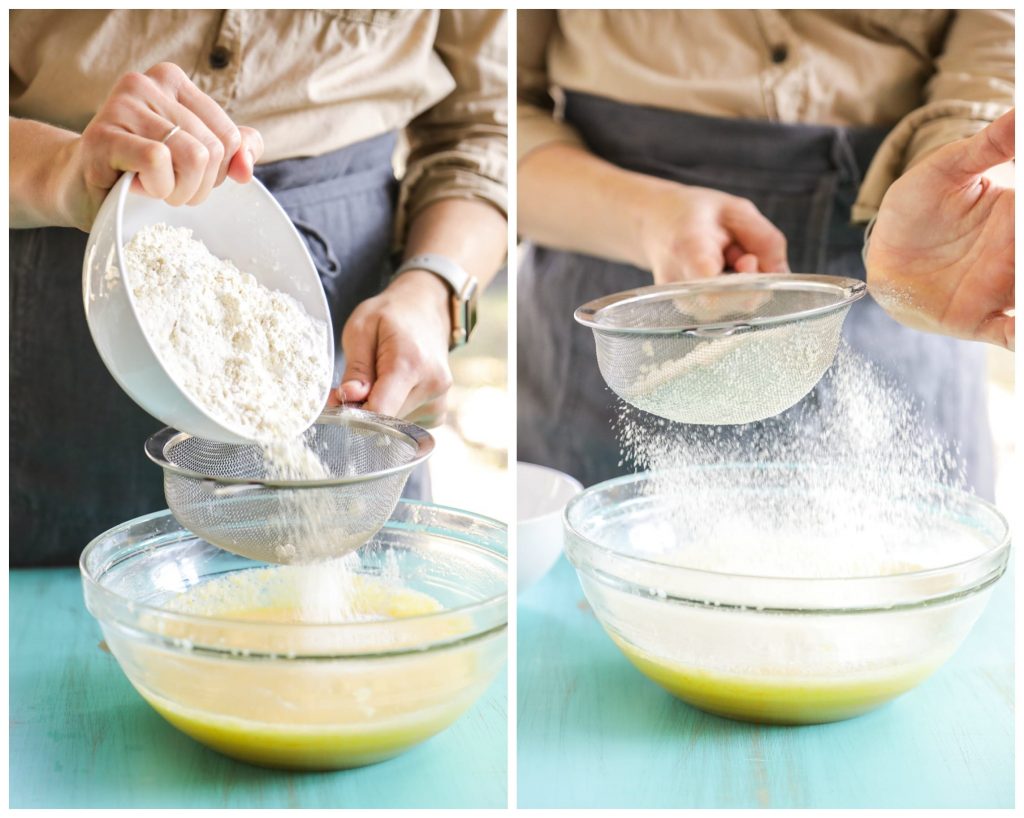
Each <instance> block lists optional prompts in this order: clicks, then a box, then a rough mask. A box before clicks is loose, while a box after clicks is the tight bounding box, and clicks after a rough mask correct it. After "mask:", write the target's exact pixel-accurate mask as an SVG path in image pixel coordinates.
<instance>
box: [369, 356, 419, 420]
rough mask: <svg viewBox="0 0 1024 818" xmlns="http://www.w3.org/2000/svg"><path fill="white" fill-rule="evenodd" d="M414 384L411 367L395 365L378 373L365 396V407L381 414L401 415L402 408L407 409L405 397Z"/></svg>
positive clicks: (414, 379) (414, 377) (414, 378)
mask: <svg viewBox="0 0 1024 818" xmlns="http://www.w3.org/2000/svg"><path fill="white" fill-rule="evenodd" d="M415 386H416V376H415V373H414V372H413V371H412V370H411V368H407V367H403V366H397V367H393V368H391V369H388V370H387V371H385V372H382V373H379V374H378V377H377V380H376V381H374V383H373V387H372V388H371V389H370V394H369V395H368V396H367V398H366V408H367V409H369V410H370V411H371V412H377V413H379V414H381V415H392V416H394V417H402V416H403V415H402V412H403V410H405V411H408V410H407V409H406V399H407V398H408V397H409V393H410V392H412V390H413V387H415Z"/></svg>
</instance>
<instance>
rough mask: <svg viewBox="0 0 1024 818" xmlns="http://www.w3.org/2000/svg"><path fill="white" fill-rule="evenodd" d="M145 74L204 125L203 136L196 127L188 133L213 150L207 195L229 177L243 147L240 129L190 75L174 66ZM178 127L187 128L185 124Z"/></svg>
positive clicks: (205, 187)
mask: <svg viewBox="0 0 1024 818" xmlns="http://www.w3.org/2000/svg"><path fill="white" fill-rule="evenodd" d="M146 75H147V76H149V77H152V78H153V79H155V80H156V81H157V82H158V83H159V84H160V86H161V88H163V89H164V90H165V91H166V93H167V94H168V95H169V96H170V97H171V98H172V99H173V100H174V101H175V102H177V103H178V104H179V105H181V106H182V107H184V108H186V109H187V110H188V111H190V112H191V113H192V114H193V115H194V117H195V119H196V120H197V121H198V122H199V123H201V124H202V126H203V128H202V131H203V132H202V133H200V132H199V129H193V127H189V128H188V130H189V132H190V133H192V135H193V136H195V137H196V138H197V139H199V140H200V141H201V142H203V144H204V145H205V146H206V149H207V150H208V151H210V162H211V164H214V165H215V166H214V167H213V168H211V169H210V177H211V179H212V181H210V180H208V179H204V182H203V188H202V191H205V193H206V194H208V193H209V191H210V190H212V189H213V187H215V186H216V185H219V184H220V183H221V182H223V181H224V178H225V177H226V176H227V173H228V166H229V164H230V162H231V159H232V158H233V157H234V155H235V154H236V153H237V152H238V149H239V148H240V147H241V144H242V135H241V133H240V129H239V128H238V126H236V125H235V123H234V122H232V121H231V117H229V116H228V115H227V113H225V111H224V109H223V108H221V107H220V105H218V104H217V103H216V102H214V100H213V99H212V98H210V97H209V96H207V95H206V94H205V93H203V92H202V91H200V90H199V88H198V87H196V85H195V84H194V83H193V82H192V80H190V79H189V77H188V75H187V74H186V73H185V72H184V71H182V70H181V69H180V68H179V67H178V66H176V65H174V63H166V62H165V63H159V64H157V65H154V66H153V67H152V68H150V69H149V71H147V72H146ZM177 124H178V125H181V127H183V128H185V127H186V126H185V123H183V122H177Z"/></svg>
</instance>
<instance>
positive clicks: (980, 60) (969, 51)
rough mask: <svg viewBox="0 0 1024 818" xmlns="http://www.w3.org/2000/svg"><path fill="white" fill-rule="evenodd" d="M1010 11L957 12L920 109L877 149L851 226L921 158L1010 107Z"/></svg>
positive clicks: (873, 209)
mask: <svg viewBox="0 0 1024 818" xmlns="http://www.w3.org/2000/svg"><path fill="white" fill-rule="evenodd" d="M1013 70H1014V15H1013V12H1012V11H998V10H992V11H977V10H960V11H957V12H956V16H955V17H954V18H953V21H952V22H951V24H950V27H949V30H948V31H947V33H946V37H945V42H944V47H943V50H942V53H941V55H940V56H939V57H938V58H937V60H936V72H935V74H934V75H933V76H932V77H931V78H930V79H929V81H928V84H927V85H926V86H925V104H924V105H922V106H921V107H920V108H917V109H916V110H914V111H912V112H911V113H909V114H908V115H907V116H905V117H904V118H903V119H901V120H900V121H899V123H897V125H896V127H895V128H894V129H893V130H892V131H891V132H890V133H889V135H888V136H887V137H886V139H885V141H884V142H883V143H882V146H881V147H880V148H879V150H878V153H877V155H876V156H875V159H874V161H873V162H872V163H871V166H870V168H869V169H868V172H867V174H866V175H865V177H864V183H863V184H862V185H861V189H860V193H859V195H858V197H857V203H856V204H855V205H854V207H853V221H855V222H866V221H868V220H869V219H870V218H871V217H872V216H874V215H875V214H876V213H877V212H878V207H879V205H880V204H881V202H882V198H883V197H884V196H885V192H886V191H887V190H888V189H889V186H890V185H891V184H892V183H893V182H895V181H896V179H898V178H899V177H900V176H901V175H902V174H903V173H904V172H906V171H907V170H908V169H909V168H911V167H913V166H914V165H915V164H916V163H917V162H920V161H921V160H922V159H923V158H924V157H925V156H927V155H928V154H929V153H931V152H932V151H934V150H935V149H936V148H940V147H942V146H943V145H947V144H949V143H950V142H954V141H956V140H958V139H963V138H964V137H967V136H971V135H972V134H975V133H977V132H978V131H980V130H981V129H982V128H984V127H985V126H986V125H988V124H989V123H990V122H993V121H995V120H996V119H998V118H999V117H1000V116H1001V115H1002V114H1004V113H1006V111H1008V110H1009V109H1010V108H1012V107H1013V90H1014V77H1013Z"/></svg>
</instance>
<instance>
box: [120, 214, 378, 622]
mask: <svg viewBox="0 0 1024 818" xmlns="http://www.w3.org/2000/svg"><path fill="white" fill-rule="evenodd" d="M124 260H125V264H126V266H127V268H128V270H129V271H130V273H129V276H128V282H129V284H130V286H131V289H132V294H133V295H134V298H135V307H136V311H137V313H138V317H139V320H140V322H141V324H142V326H143V328H144V331H145V333H146V337H147V338H148V339H149V341H150V343H151V344H152V345H153V347H154V348H155V349H156V351H157V354H158V355H159V357H160V359H161V361H162V362H163V364H164V366H165V367H166V368H167V370H168V372H169V373H170V374H171V376H172V377H173V378H174V379H175V381H176V382H177V383H178V384H179V385H181V386H182V387H183V388H184V389H185V391H186V392H187V393H188V394H189V395H190V397H192V398H193V400H195V402H196V403H197V404H198V405H199V406H200V407H202V408H203V409H204V410H205V411H206V412H207V413H208V414H210V415H211V416H212V417H214V418H216V419H217V420H219V421H221V422H222V423H224V424H225V425H226V426H228V427H230V428H233V429H235V430H237V431H238V432H240V433H241V434H242V435H243V436H245V437H247V438H249V439H251V440H253V441H254V442H255V443H256V444H257V445H259V447H260V449H261V451H262V455H263V462H264V467H265V471H266V477H268V478H273V479H278V480H316V479H324V478H328V477H331V476H332V474H331V470H330V469H329V468H328V467H327V466H326V465H325V463H324V462H323V461H322V460H321V458H320V457H319V456H318V454H317V453H316V451H314V449H313V448H312V447H311V446H310V445H309V443H308V442H307V441H306V438H305V437H304V433H305V432H306V430H307V428H308V427H309V426H310V425H311V423H312V422H313V421H314V420H315V418H316V417H317V416H318V415H319V414H320V411H321V410H322V409H323V405H324V399H325V395H326V394H327V390H328V387H329V386H330V381H331V377H332V367H331V361H330V346H329V345H330V343H331V341H330V337H329V333H330V329H329V327H328V326H327V324H326V323H325V322H323V321H320V320H317V319H316V318H313V317H312V316H310V315H309V314H308V313H307V312H306V311H305V310H304V309H303V307H302V305H301V304H300V303H299V302H298V301H296V300H295V299H294V298H292V297H291V296H289V295H287V294H286V293H282V292H278V291H275V290H271V289H269V288H267V287H264V286H263V285H262V284H260V283H259V282H258V281H257V280H256V278H255V277H254V276H252V275H250V274H248V273H245V272H243V271H241V270H239V269H238V268H237V267H236V266H235V265H234V264H233V263H232V262H230V261H228V260H225V259H220V258H217V257H216V256H215V255H214V254H213V253H211V252H210V250H209V249H208V248H207V247H206V246H205V245H204V244H203V243H202V242H201V241H199V240H197V239H195V238H194V237H193V236H192V231H190V230H188V229H187V228H183V227H172V226H169V225H166V224H155V225H150V226H147V227H144V228H142V229H141V230H139V231H138V232H137V233H136V234H135V235H134V236H133V237H132V238H131V240H130V241H129V242H128V243H127V244H126V245H125V247H124ZM280 505H281V507H280V508H277V509H276V511H275V517H276V520H268V521H267V525H268V526H271V527H272V526H274V525H275V524H276V525H279V526H281V527H282V528H283V529H284V530H285V531H286V533H287V535H288V536H290V537H292V538H293V540H294V541H293V542H289V543H287V544H286V545H284V546H280V547H279V548H278V551H277V553H275V558H276V560H277V561H278V562H281V563H289V564H288V565H282V566H280V568H278V569H275V570H280V571H283V572H286V573H287V574H288V581H289V582H292V583H293V584H294V585H295V587H296V589H297V595H298V598H299V600H300V609H299V616H300V617H301V618H302V619H303V620H305V621H313V622H338V621H348V620H350V619H352V618H353V616H354V613H353V611H352V610H350V609H349V607H348V606H347V604H346V597H347V595H348V593H347V592H348V591H349V590H350V589H351V588H352V586H353V581H354V568H353V565H354V563H353V560H352V559H350V558H349V559H346V557H345V556H342V557H336V554H337V553H338V551H339V550H345V549H341V548H338V547H336V546H338V536H339V534H338V532H337V531H336V526H337V520H336V516H337V515H336V514H335V506H334V502H333V498H331V497H328V496H326V495H325V494H324V493H323V492H320V491H317V490H309V491H293V492H283V493H282V494H281V495H280ZM359 534H360V532H346V535H354V536H347V540H346V542H345V543H344V545H345V546H346V547H348V546H351V547H352V548H354V547H356V546H358V545H361V544H363V543H365V542H366V540H367V539H368V538H369V537H371V536H372V534H373V532H370V533H369V534H367V535H366V536H364V537H360V536H359ZM348 540H351V542H348ZM349 550H350V549H349ZM332 557H333V558H332Z"/></svg>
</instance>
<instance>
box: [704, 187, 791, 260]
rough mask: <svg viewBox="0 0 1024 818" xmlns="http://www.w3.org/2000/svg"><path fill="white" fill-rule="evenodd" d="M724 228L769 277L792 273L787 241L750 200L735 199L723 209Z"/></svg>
mask: <svg viewBox="0 0 1024 818" xmlns="http://www.w3.org/2000/svg"><path fill="white" fill-rule="evenodd" d="M721 221H722V226H723V227H725V229H726V230H728V231H729V233H730V234H731V235H732V237H733V239H734V240H735V241H736V243H737V244H739V245H740V246H741V247H742V248H743V249H744V250H745V251H746V252H747V253H749V254H751V255H753V256H756V257H757V261H758V267H759V269H760V270H762V271H763V272H766V273H788V272H789V264H788V263H787V262H786V237H785V236H784V235H783V233H782V231H781V230H779V228H777V227H776V226H775V225H774V224H772V223H771V222H770V221H768V219H766V218H765V217H764V215H762V213H761V211H760V210H758V209H757V207H756V206H755V205H754V204H753V202H750V201H749V200H747V199H739V198H736V199H733V200H732V201H730V202H729V203H728V204H726V206H725V207H724V208H723V209H722V215H721Z"/></svg>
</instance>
